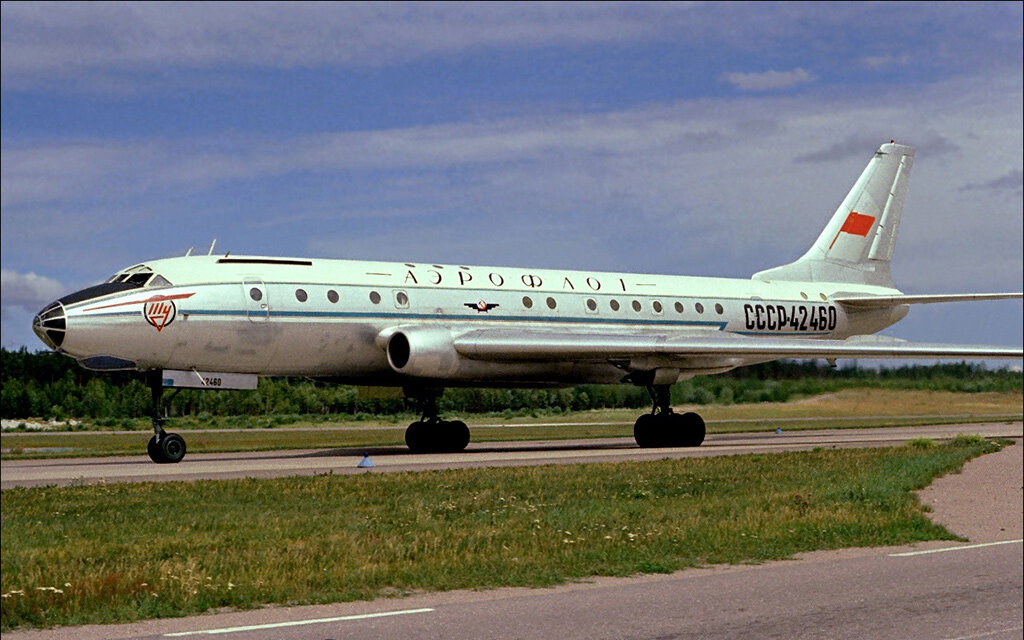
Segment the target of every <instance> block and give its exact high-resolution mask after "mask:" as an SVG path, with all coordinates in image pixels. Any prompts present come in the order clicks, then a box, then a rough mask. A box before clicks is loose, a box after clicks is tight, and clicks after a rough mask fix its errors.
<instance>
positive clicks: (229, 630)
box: [164, 609, 433, 638]
mask: <svg viewBox="0 0 1024 640" xmlns="http://www.w3.org/2000/svg"><path fill="white" fill-rule="evenodd" d="M431 611H433V609H405V610H402V611H382V612H380V613H364V614H361V615H356V616H339V617H337V618H314V619H311V620H294V621H292V622H275V623H271V624H254V625H250V626H246V627H224V628H223V629H205V630H203V631H179V632H178V633H165V634H164V637H165V638H180V637H182V636H214V635H219V634H222V633H236V632H239V631H259V630H261V629H279V628H281V627H299V626H302V625H306V624H324V623H326V622H347V621H349V620H366V619H369V618H384V617H387V616H403V615H408V614H411V613H430V612H431Z"/></svg>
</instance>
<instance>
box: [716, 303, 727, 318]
mask: <svg viewBox="0 0 1024 640" xmlns="http://www.w3.org/2000/svg"><path fill="white" fill-rule="evenodd" d="M715 313H717V314H718V315H722V314H723V313H725V307H723V306H722V305H720V304H718V303H715Z"/></svg>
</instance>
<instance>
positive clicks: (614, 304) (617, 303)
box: [608, 300, 619, 311]
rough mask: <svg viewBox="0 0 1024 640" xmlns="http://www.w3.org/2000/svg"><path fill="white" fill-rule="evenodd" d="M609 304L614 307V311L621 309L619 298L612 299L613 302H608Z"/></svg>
mask: <svg viewBox="0 0 1024 640" xmlns="http://www.w3.org/2000/svg"><path fill="white" fill-rule="evenodd" d="M608 306H609V307H611V308H612V311H618V310H619V301H618V300H612V301H611V302H609V303H608Z"/></svg>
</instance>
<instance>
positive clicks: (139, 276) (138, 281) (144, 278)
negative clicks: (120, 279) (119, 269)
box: [125, 273, 153, 287]
mask: <svg viewBox="0 0 1024 640" xmlns="http://www.w3.org/2000/svg"><path fill="white" fill-rule="evenodd" d="M152 277H153V274H152V273H133V274H132V275H130V276H128V277H127V278H125V282H130V283H131V284H134V285H138V286H140V287H144V286H146V283H147V282H149V279H150V278H152Z"/></svg>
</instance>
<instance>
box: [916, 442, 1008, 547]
mask: <svg viewBox="0 0 1024 640" xmlns="http://www.w3.org/2000/svg"><path fill="white" fill-rule="evenodd" d="M918 496H919V497H920V499H921V504H923V505H926V506H928V507H930V508H931V510H932V512H931V518H932V521H933V522H936V523H938V524H941V525H942V526H944V527H946V528H947V529H948V530H949V531H951V532H952V533H955V534H957V535H961V536H963V537H965V538H967V539H968V540H969V541H971V542H975V543H982V542H997V541H1000V540H1017V539H1020V538H1022V537H1024V446H1022V441H1021V440H1019V439H1017V440H1014V444H1013V445H1012V446H1008V447H1005V448H1004V449H1003V450H1002V451H999V452H998V453H992V454H989V455H985V456H981V457H980V458H975V459H974V460H971V461H970V462H968V463H967V464H966V465H964V468H963V470H962V471H961V472H960V473H951V474H949V475H946V476H943V477H941V478H937V479H936V480H935V481H934V482H933V483H932V484H931V485H929V486H928V487H926V488H925V489H923V490H921V491H919V492H918Z"/></svg>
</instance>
